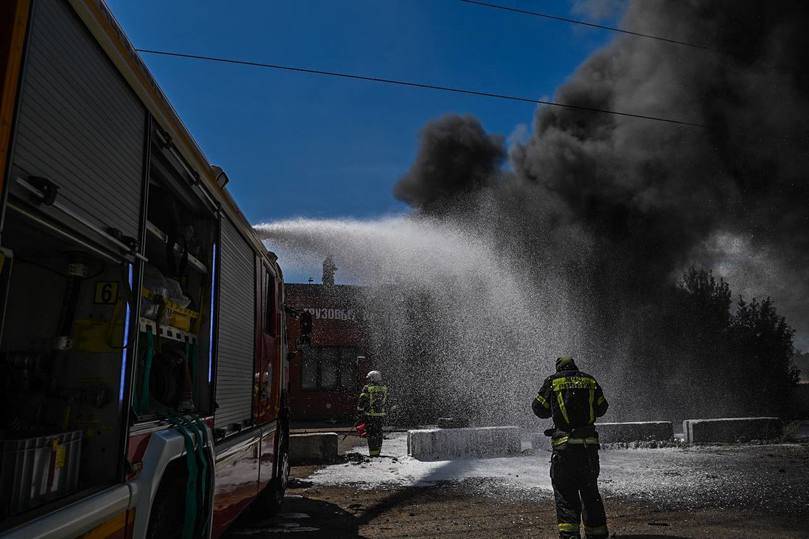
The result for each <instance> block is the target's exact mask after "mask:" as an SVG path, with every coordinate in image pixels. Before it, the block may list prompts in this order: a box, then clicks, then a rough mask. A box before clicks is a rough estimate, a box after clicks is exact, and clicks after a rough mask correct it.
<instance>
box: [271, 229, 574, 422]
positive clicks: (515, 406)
mask: <svg viewBox="0 0 809 539" xmlns="http://www.w3.org/2000/svg"><path fill="white" fill-rule="evenodd" d="M256 230H257V231H258V233H259V234H260V235H261V236H262V238H263V239H265V240H266V242H267V244H268V246H269V247H270V248H271V249H272V250H274V251H276V252H277V253H278V254H279V257H280V259H281V263H282V265H283V266H284V267H285V268H286V269H287V271H289V270H291V269H296V268H298V269H303V268H310V267H312V266H317V265H318V264H319V262H320V261H321V260H322V259H323V258H324V257H325V256H327V255H329V254H331V255H333V256H334V259H335V262H336V263H337V266H338V267H339V268H340V274H339V275H340V277H341V278H342V280H343V281H344V282H345V280H346V278H348V279H349V280H350V281H351V282H357V283H358V284H361V285H365V286H366V287H367V294H366V295H365V301H366V311H367V316H366V319H367V324H368V328H367V329H368V332H369V336H370V339H371V341H372V342H371V347H372V350H374V351H375V356H376V357H375V358H374V360H375V362H376V363H377V365H379V367H381V369H383V370H384V371H385V374H386V377H387V380H388V381H389V383H390V384H391V386H392V388H393V391H394V392H395V393H396V394H397V395H398V397H399V399H398V400H399V402H400V404H401V406H402V409H403V411H404V415H405V416H407V418H409V419H411V420H412V419H414V418H417V419H419V420H430V419H435V417H432V416H438V415H451V414H452V415H460V416H463V417H466V418H468V419H470V420H471V421H473V422H474V423H478V424H485V423H489V424H491V423H501V424H502V422H514V421H519V422H522V421H523V420H524V419H526V418H528V417H530V401H531V399H532V398H533V396H534V395H535V394H536V390H537V389H538V387H539V385H540V384H541V382H542V378H543V377H544V376H545V375H547V374H548V370H549V367H550V365H552V361H551V359H552V358H553V357H556V356H558V355H561V354H562V353H568V352H571V351H575V350H577V349H580V345H581V342H580V339H581V338H582V337H581V336H582V334H583V332H582V331H581V323H580V321H579V320H577V317H576V315H575V313H577V312H579V310H578V309H577V308H576V302H575V301H574V300H573V298H572V297H570V294H569V293H568V287H567V286H566V285H565V283H564V282H561V281H560V280H559V277H558V276H556V275H554V274H553V273H549V274H548V275H547V276H545V277H544V278H542V279H541V280H539V281H538V280H537V278H536V275H537V271H536V268H530V269H531V270H532V271H528V270H529V268H526V267H522V264H523V263H521V262H518V261H514V260H513V259H510V258H509V257H507V256H505V255H504V253H500V252H498V251H497V249H496V248H495V246H494V245H495V242H494V241H493V238H487V237H483V236H482V235H479V234H476V233H474V232H471V231H469V230H466V229H464V228H463V227H462V226H460V225H458V224H456V223H448V222H444V221H440V220H436V219H428V218H420V217H390V218H382V219H377V220H370V221H357V220H309V219H295V220H289V221H281V222H276V223H269V224H262V225H258V226H257V227H256Z"/></svg>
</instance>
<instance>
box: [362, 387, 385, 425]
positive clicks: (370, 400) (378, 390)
mask: <svg viewBox="0 0 809 539" xmlns="http://www.w3.org/2000/svg"><path fill="white" fill-rule="evenodd" d="M387 405H388V388H387V386H383V385H377V384H368V385H367V386H365V387H363V388H362V393H360V398H359V400H358V401H357V412H359V413H362V414H365V415H366V416H368V417H385V415H387Z"/></svg>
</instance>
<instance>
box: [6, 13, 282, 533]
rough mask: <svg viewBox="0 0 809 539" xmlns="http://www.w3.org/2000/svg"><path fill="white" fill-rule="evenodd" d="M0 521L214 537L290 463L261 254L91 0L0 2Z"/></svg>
mask: <svg viewBox="0 0 809 539" xmlns="http://www.w3.org/2000/svg"><path fill="white" fill-rule="evenodd" d="M0 77H2V78H0V85H2V86H1V88H2V94H0V182H2V200H1V202H2V204H1V205H0V211H1V212H2V221H1V222H2V229H0V313H1V314H2V317H1V318H0V319H1V320H2V324H1V325H0V536H3V537H19V538H22V537H25V538H32V537H41V538H44V537H78V536H81V537H93V538H95V537H138V538H140V537H154V538H157V537H161V538H162V537H218V536H220V535H221V534H222V533H223V531H224V530H225V528H226V527H227V526H228V524H230V523H231V522H232V521H233V520H234V519H235V518H236V517H237V516H238V515H239V513H241V512H242V511H243V510H244V509H245V507H247V506H248V505H249V504H251V503H252V502H254V501H256V502H258V503H261V504H264V505H265V506H266V507H267V508H270V509H271V508H274V507H276V506H277V505H278V504H279V503H280V500H281V499H282V497H283V493H284V489H285V488H286V484H287V477H288V472H289V464H288V457H287V447H288V432H289V430H288V412H287V410H288V407H287V404H286V402H287V401H286V399H287V395H286V393H287V391H286V388H287V385H288V374H287V371H288V368H287V367H288V366H287V362H288V356H287V350H286V327H285V326H286V324H285V317H284V316H283V313H284V288H283V280H282V274H281V269H280V268H279V266H278V264H277V262H276V257H275V256H274V255H273V254H272V253H271V252H268V251H267V249H266V248H265V247H264V245H263V244H262V243H261V242H260V241H259V240H258V239H257V237H256V236H255V235H254V234H253V231H252V228H251V226H250V225H249V223H248V222H247V220H246V219H245V218H244V216H243V215H242V213H241V212H240V211H239V208H238V207H237V205H236V204H235V202H234V201H233V199H232V198H231V196H230V195H229V194H228V191H227V189H226V188H225V185H226V183H227V182H228V178H227V175H226V174H225V173H224V172H223V171H222V170H221V169H220V168H218V167H216V166H212V165H211V164H209V162H208V161H207V160H206V159H205V156H204V155H203V153H202V152H201V151H200V149H199V147H198V146H197V145H196V143H195V142H194V140H193V138H192V137H191V135H190V134H189V133H188V131H187V130H186V128H185V127H184V126H183V124H182V122H181V120H180V119H179V118H178V117H177V114H176V113H175V111H174V110H173V109H172V107H171V105H170V104H169V102H168V100H167V99H166V97H165V96H164V95H163V93H162V92H161V91H160V89H159V88H158V86H157V84H156V82H155V80H154V79H153V78H152V76H151V75H150V73H149V71H148V70H147V68H146V67H145V66H144V64H143V63H142V62H141V61H140V59H139V58H138V55H137V54H136V53H135V51H134V50H133V48H132V45H131V44H130V43H129V42H128V40H127V38H126V36H125V35H124V33H123V32H122V30H121V28H120V27H119V25H118V24H117V23H116V22H115V20H114V19H113V17H112V15H111V14H110V12H109V11H108V10H107V8H106V7H105V5H104V3H103V2H102V0H4V1H3V2H0Z"/></svg>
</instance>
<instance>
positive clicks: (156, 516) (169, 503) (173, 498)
mask: <svg viewBox="0 0 809 539" xmlns="http://www.w3.org/2000/svg"><path fill="white" fill-rule="evenodd" d="M184 518H185V494H184V492H183V491H182V482H181V479H180V478H178V477H176V476H175V477H171V476H168V475H166V476H164V477H163V480H162V481H161V482H160V487H159V488H158V489H157V495H156V496H155V499H154V502H152V510H151V512H150V514H149V528H148V530H147V531H146V538H147V539H163V538H165V537H179V536H180V533H181V532H182V529H183V520H184Z"/></svg>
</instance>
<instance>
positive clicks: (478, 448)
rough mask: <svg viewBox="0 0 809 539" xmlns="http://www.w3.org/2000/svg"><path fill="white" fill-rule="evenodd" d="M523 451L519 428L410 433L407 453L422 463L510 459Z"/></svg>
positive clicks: (459, 429) (440, 430) (441, 430)
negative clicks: (473, 459) (509, 457)
mask: <svg viewBox="0 0 809 539" xmlns="http://www.w3.org/2000/svg"><path fill="white" fill-rule="evenodd" d="M520 450H521V444H520V428H519V427H478V428H457V429H423V430H410V431H407V453H408V455H410V456H412V457H413V458H415V459H418V460H423V461H435V460H455V459H463V458H487V457H508V456H514V455H519V454H520Z"/></svg>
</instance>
